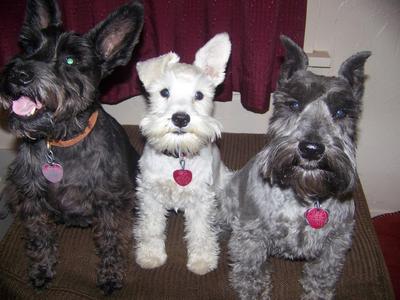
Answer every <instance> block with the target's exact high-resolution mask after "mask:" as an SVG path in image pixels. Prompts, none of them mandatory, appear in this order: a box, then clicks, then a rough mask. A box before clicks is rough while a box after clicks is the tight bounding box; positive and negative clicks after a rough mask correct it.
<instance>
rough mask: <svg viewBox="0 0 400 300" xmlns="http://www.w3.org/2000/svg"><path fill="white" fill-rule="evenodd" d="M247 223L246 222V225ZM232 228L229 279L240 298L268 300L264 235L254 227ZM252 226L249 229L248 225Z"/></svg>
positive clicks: (269, 279)
mask: <svg viewBox="0 0 400 300" xmlns="http://www.w3.org/2000/svg"><path fill="white" fill-rule="evenodd" d="M247 225H249V224H247ZM247 225H246V226H243V227H242V228H240V227H236V228H235V227H234V229H233V232H232V237H231V239H230V241H229V245H228V247H229V254H230V258H231V261H232V271H231V273H230V281H231V284H232V286H233V287H234V288H235V290H236V291H237V292H238V294H239V298H240V299H242V300H245V299H246V300H247V299H248V300H250V299H260V297H261V299H264V300H267V299H270V298H269V297H270V296H269V294H270V289H271V278H270V274H269V272H268V270H267V268H266V266H264V263H265V262H266V260H267V258H268V253H267V251H268V250H267V249H268V247H267V246H266V242H265V238H264V237H263V235H262V233H261V232H260V231H259V229H257V228H256V226H251V225H249V226H247ZM250 227H252V228H250Z"/></svg>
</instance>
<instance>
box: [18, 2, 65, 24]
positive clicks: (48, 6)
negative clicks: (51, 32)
mask: <svg viewBox="0 0 400 300" xmlns="http://www.w3.org/2000/svg"><path fill="white" fill-rule="evenodd" d="M60 25H61V12H60V8H59V7H58V3H57V1H55V0H28V1H27V3H26V15H25V21H24V24H23V30H24V29H29V30H38V31H40V30H41V29H44V28H47V27H49V26H60Z"/></svg>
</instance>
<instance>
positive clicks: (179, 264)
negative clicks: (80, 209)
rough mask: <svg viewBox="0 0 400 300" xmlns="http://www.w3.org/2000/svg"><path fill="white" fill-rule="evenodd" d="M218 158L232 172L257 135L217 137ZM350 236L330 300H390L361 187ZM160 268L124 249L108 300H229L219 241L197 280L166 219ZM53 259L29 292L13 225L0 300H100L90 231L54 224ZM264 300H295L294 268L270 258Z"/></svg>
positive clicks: (177, 225) (172, 222) (256, 143)
mask: <svg viewBox="0 0 400 300" xmlns="http://www.w3.org/2000/svg"><path fill="white" fill-rule="evenodd" d="M126 130H127V132H128V135H129V137H130V139H131V141H132V144H133V145H134V147H135V148H136V149H137V150H138V151H142V149H143V139H142V138H141V137H140V135H139V132H138V128H137V127H136V126H126ZM219 144H220V149H221V152H222V159H223V160H224V162H225V163H226V164H227V165H228V166H229V167H230V168H231V169H238V168H240V167H241V166H243V165H244V164H245V163H246V161H247V160H248V159H249V158H250V157H251V156H253V155H254V154H255V153H257V152H258V151H259V150H260V149H261V148H262V146H263V145H264V136H263V135H257V134H232V133H225V134H224V135H223V137H222V140H221V141H220V143H219ZM355 201H356V206H357V208H356V219H357V222H356V231H355V236H354V242H353V247H352V249H351V251H349V253H348V255H347V260H346V264H345V267H344V271H343V275H342V277H341V279H340V282H339V283H338V287H337V299H346V300H348V299H357V300H360V299H363V300H364V299H374V300H376V299H394V296H393V291H392V287H391V284H390V281H389V277H388V273H387V270H386V266H385V263H384V260H383V256H382V253H381V250H380V248H379V245H378V241H377V237H376V234H375V231H374V228H373V226H372V223H371V219H370V215H369V211H368V206H367V203H366V200H365V196H364V194H363V191H362V188H361V184H359V185H358V188H357V191H356V193H355ZM168 220H169V221H168V229H167V230H168V232H167V252H168V260H167V263H166V264H165V265H164V266H162V267H160V268H157V269H154V270H142V269H141V268H140V267H139V266H138V265H136V264H135V263H134V260H133V254H132V251H131V253H130V259H129V265H128V269H127V273H126V279H125V286H124V288H123V289H122V290H121V291H118V292H116V293H115V294H114V296H112V297H111V298H115V299H146V300H151V299H157V300H160V299H202V300H205V299H218V300H222V299H234V298H235V294H234V292H233V291H232V289H231V288H230V287H229V284H228V271H229V267H228V258H227V255H226V243H225V242H223V243H222V253H221V257H220V262H219V266H218V269H217V270H216V271H213V272H211V273H209V274H207V275H205V276H197V275H194V274H193V273H191V272H189V271H188V270H187V269H186V246H185V243H184V241H183V238H182V237H183V235H184V233H183V216H182V215H181V214H172V215H171V216H170V217H169V219H168ZM58 232H59V238H60V260H59V264H58V265H57V275H56V277H55V278H54V280H53V282H52V284H51V286H50V287H49V288H48V289H47V290H45V291H43V292H40V293H39V292H37V291H35V290H33V288H31V286H30V285H29V283H28V278H27V274H26V269H27V258H26V256H25V251H24V241H23V229H22V226H21V224H20V223H19V222H17V221H16V222H14V223H13V224H12V226H11V228H10V230H9V231H8V233H7V235H6V236H5V237H4V239H3V241H2V242H1V243H0V295H1V296H0V299H57V300H59V299H101V298H103V296H102V294H101V291H100V290H99V289H98V288H97V287H96V284H95V282H96V271H95V269H96V264H97V262H98V259H97V256H96V254H95V248H94V244H93V241H92V233H91V230H88V229H79V228H65V227H64V226H61V225H60V226H58ZM273 267H274V273H273V284H274V289H273V297H272V299H282V300H288V299H298V298H299V295H300V293H301V288H300V285H299V283H298V279H299V278H300V275H301V267H302V262H291V261H284V260H279V259H274V260H273Z"/></svg>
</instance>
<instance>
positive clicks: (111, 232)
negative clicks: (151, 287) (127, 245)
mask: <svg viewBox="0 0 400 300" xmlns="http://www.w3.org/2000/svg"><path fill="white" fill-rule="evenodd" d="M95 213H96V219H95V223H94V241H95V244H96V247H97V253H98V255H99V257H100V265H99V267H98V270H97V285H98V286H99V287H100V288H101V289H102V290H103V291H104V293H105V294H106V295H110V294H112V293H113V291H114V290H116V289H120V288H121V287H122V281H123V274H124V258H123V257H124V255H123V253H124V240H123V238H122V230H123V228H122V226H121V222H122V220H121V219H120V218H121V214H123V212H122V211H119V212H116V211H115V208H114V209H113V208H110V207H97V208H96V212H95Z"/></svg>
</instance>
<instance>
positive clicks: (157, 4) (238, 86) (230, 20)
mask: <svg viewBox="0 0 400 300" xmlns="http://www.w3.org/2000/svg"><path fill="white" fill-rule="evenodd" d="M125 2H127V1H126V0H59V3H60V6H61V9H62V12H63V23H64V27H65V28H67V29H68V30H74V31H76V32H79V33H84V32H86V31H87V30H89V29H90V28H91V27H92V26H93V25H94V24H95V23H97V22H99V21H101V20H102V19H104V18H105V17H106V16H107V15H108V14H109V13H110V12H111V11H112V10H113V9H115V8H116V7H118V6H120V5H121V4H123V3H125ZM143 3H144V6H145V25H144V29H143V33H142V36H141V41H140V43H139V44H138V46H137V47H136V49H135V51H134V55H133V59H132V61H131V63H130V64H129V65H128V66H125V67H121V68H119V69H117V70H116V71H115V72H114V74H113V75H111V76H110V77H109V78H107V79H105V80H104V81H103V83H102V86H101V88H102V101H103V102H104V103H110V104H114V103H118V102H120V101H123V100H125V99H127V98H129V97H132V96H136V95H138V94H140V93H141V91H142V90H141V87H140V82H139V80H138V78H137V75H136V71H135V63H136V62H137V61H139V60H144V59H147V58H150V57H155V56H158V55H161V54H163V53H166V52H168V51H175V52H176V53H178V54H179V56H180V57H181V61H182V62H187V63H191V62H193V60H194V55H195V53H196V51H197V49H198V48H200V47H201V46H202V45H203V44H204V43H205V42H206V41H207V40H209V39H210V38H211V37H212V36H214V35H215V34H216V33H219V32H224V31H226V32H228V33H229V35H230V37H231V41H232V56H231V59H230V62H229V64H228V69H227V76H226V79H225V81H224V83H223V85H222V86H221V87H220V88H219V91H218V94H217V98H216V100H219V101H230V100H231V98H232V91H237V92H240V94H241V99H242V104H243V106H244V107H245V108H246V109H248V110H250V111H253V112H258V113H263V112H265V111H266V110H267V109H268V107H269V95H270V93H271V91H273V90H274V89H275V85H276V79H277V76H278V71H279V65H280V62H281V59H282V56H283V49H282V47H281V45H280V41H279V35H280V34H286V35H288V36H289V37H291V38H292V39H293V40H294V41H296V42H297V43H298V44H300V45H303V40H304V30H305V18H306V8H307V1H306V0H169V1H167V0H143ZM24 14H25V0H2V1H0V20H1V23H0V32H1V36H0V65H1V66H2V65H4V63H5V62H6V61H7V60H8V59H9V58H10V57H11V56H12V55H14V54H15V53H16V52H17V51H18V47H17V38H18V34H19V30H20V28H21V24H22V22H23V18H24Z"/></svg>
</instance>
